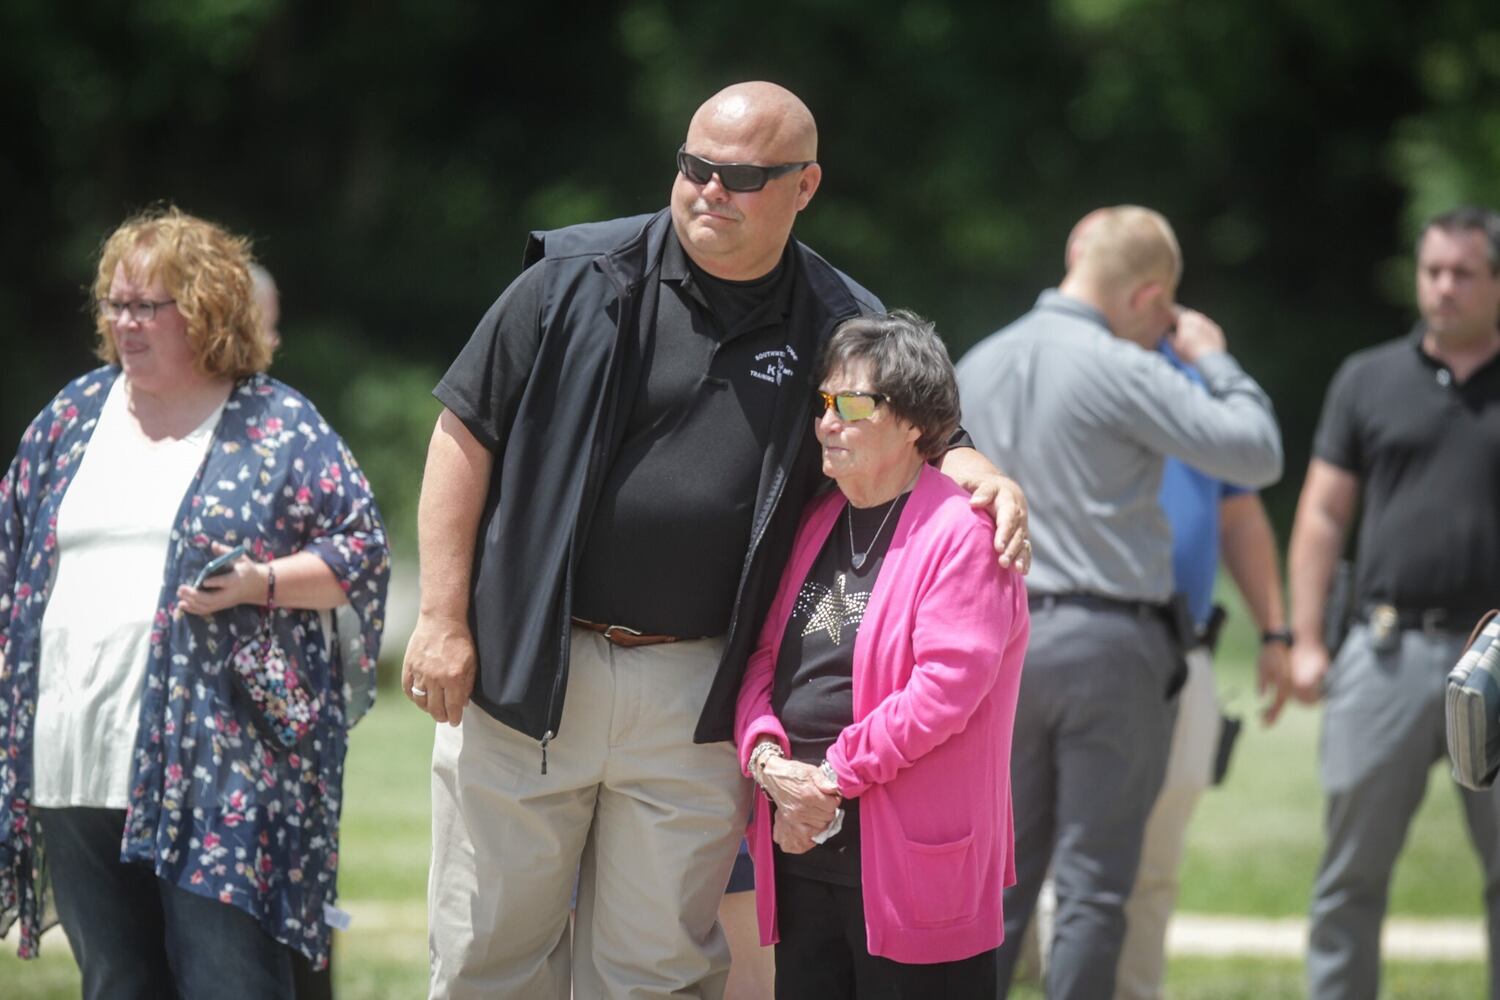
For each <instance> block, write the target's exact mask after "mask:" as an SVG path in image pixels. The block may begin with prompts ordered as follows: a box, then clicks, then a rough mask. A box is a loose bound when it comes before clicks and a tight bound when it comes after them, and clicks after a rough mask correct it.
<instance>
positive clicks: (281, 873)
mask: <svg viewBox="0 0 1500 1000" xmlns="http://www.w3.org/2000/svg"><path fill="white" fill-rule="evenodd" d="M249 263H250V254H249V247H248V244H247V243H246V241H244V240H242V239H239V238H237V237H235V236H232V235H230V234H229V233H227V232H225V231H224V230H222V229H220V228H219V227H217V226H215V225H213V224H211V223H208V222H204V221H203V220H201V219H197V218H194V217H192V216H189V215H185V214H183V213H182V212H180V211H178V210H176V209H175V208H169V209H165V210H158V211H153V212H150V213H147V214H145V215H141V216H137V217H135V218H133V219H130V220H128V221H127V222H125V223H124V224H123V225H122V226H120V228H119V229H117V230H116V231H115V232H114V233H113V234H112V235H111V236H110V237H109V238H108V240H106V242H105V244H104V247H103V250H102V252H101V254H100V260H99V269H98V275H97V278H96V280H95V283H94V294H95V296H96V298H97V300H98V309H97V314H96V324H97V328H98V336H99V344H98V353H99V356H100V357H101V358H102V359H103V360H104V362H105V366H104V367H102V368H99V369H96V370H95V371H92V372H90V373H88V374H86V375H83V376H81V377H80V378H77V379H75V380H74V381H72V382H70V383H69V384H68V385H67V386H65V387H64V388H63V390H62V392H60V393H59V394H58V395H57V396H56V397H55V398H54V399H53V400H52V402H51V403H49V404H48V405H47V407H46V408H45V409H44V410H43V411H42V412H41V413H40V414H38V416H37V417H36V419H35V420H34V421H32V423H31V425H30V427H28V428H27V430H26V433H25V435H24V436H23V437H22V439H21V444H20V448H19V449H18V451H17V453H16V456H15V459H14V461H13V462H12V463H11V465H10V469H9V471H8V472H7V474H6V476H5V478H4V480H3V481H0V931H4V930H5V929H6V928H7V927H8V926H9V925H10V924H11V923H12V922H14V921H16V920H19V921H20V927H21V936H20V954H21V955H22V956H32V955H34V954H35V953H36V948H37V938H38V936H39V934H40V932H41V930H42V928H43V923H44V916H45V914H46V913H47V912H48V908H47V906H46V902H47V897H48V893H49V888H50V893H51V898H52V902H53V903H55V908H56V912H57V914H58V917H59V919H60V920H61V923H62V925H63V929H64V931H65V932H66V933H67V936H68V941H69V943H70V944H71V946H72V949H73V953H74V955H75V956H76V957H77V959H78V963H79V966H80V968H81V969H82V972H83V992H84V996H85V997H101V996H105V995H108V996H109V997H170V996H174V995H175V996H182V997H199V996H204V997H206V996H210V995H212V996H214V997H216V998H217V997H267V998H270V997H285V996H290V995H291V993H292V988H291V981H292V980H291V976H292V972H291V950H290V949H295V950H296V951H298V952H301V953H302V954H303V955H305V956H306V957H307V958H308V959H309V960H310V961H311V962H312V963H313V964H314V966H321V965H323V964H324V963H326V961H327V957H328V947H329V933H330V932H329V926H328V921H329V919H330V918H333V919H337V917H336V914H337V912H338V911H337V910H336V909H334V906H333V904H334V902H335V899H336V886H335V878H336V874H337V870H338V818H339V812H340V807H341V797H342V784H343V767H344V752H345V748H346V745H347V742H346V733H347V729H348V727H349V726H350V725H352V724H353V723H354V721H355V720H356V719H358V718H359V716H360V715H362V714H363V713H364V711H365V710H366V709H368V707H369V705H370V702H371V700H372V698H373V691H374V671H375V660H376V655H377V653H378V650H379V643H380V632H381V628H382V626H383V624H384V617H385V591H386V583H387V580H388V577H389V564H388V560H387V553H386V538H385V530H384V527H383V526H382V524H381V521H380V515H379V513H378V511H377V510H376V507H375V504H374V501H373V499H372V497H371V496H370V492H369V485H368V484H367V483H366V481H365V477H364V475H363V474H362V473H361V472H360V471H359V467H358V466H357V465H356V464H355V463H354V460H353V458H352V456H351V455H350V454H349V452H348V450H347V449H346V448H345V446H344V443H343V442H342V441H341V440H340V439H339V437H338V435H337V434H335V433H334V432H333V430H332V429H330V428H329V426H328V424H327V423H326V422H324V420H323V419H322V417H321V416H319V414H318V412H317V411H316V410H315V409H314V408H313V407H312V405H311V404H310V403H309V402H308V401H307V400H306V399H305V398H303V397H302V396H301V395H300V394H299V393H297V392H296V391H295V390H293V389H291V388H289V387H287V386H285V385H283V384H282V383H280V382H278V381H276V380H275V379H272V378H269V377H268V376H266V375H265V374H264V369H265V368H266V366H267V364H268V363H269V361H270V346H269V344H268V342H267V341H266V340H265V339H264V338H263V336H262V335H261V334H260V332H259V330H260V317H259V314H258V313H257V311H256V309H255V306H254V305H253V299H252V292H251V279H250V274H249V270H248V265H249ZM241 545H243V546H244V551H245V552H246V553H247V554H246V555H243V556H239V557H237V558H234V557H231V561H228V562H227V564H226V566H225V568H224V570H223V571H222V572H220V573H219V574H218V575H207V576H204V577H202V578H201V579H200V574H201V573H202V572H203V571H204V570H205V568H207V566H208V563H209V562H210V560H212V559H213V558H214V557H215V556H218V555H222V554H225V553H228V552H231V551H233V550H235V549H236V547H238V546H241Z"/></svg>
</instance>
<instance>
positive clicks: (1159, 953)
mask: <svg viewBox="0 0 1500 1000" xmlns="http://www.w3.org/2000/svg"><path fill="white" fill-rule="evenodd" d="M1161 351H1162V353H1163V354H1165V355H1166V356H1167V358H1168V360H1170V361H1171V362H1172V363H1173V365H1175V366H1176V367H1178V368H1179V369H1180V370H1182V371H1183V372H1184V373H1185V374H1186V375H1187V376H1188V378H1190V379H1192V380H1194V381H1200V379H1199V377H1198V375H1197V373H1196V372H1195V371H1194V370H1193V369H1192V367H1191V366H1190V365H1185V364H1183V363H1182V362H1181V361H1179V360H1178V359H1177V357H1176V356H1175V355H1173V353H1172V349H1171V347H1170V346H1168V345H1166V344H1163V345H1162V347H1161ZM1161 505H1162V510H1163V511H1164V512H1165V513H1166V515H1167V522H1168V523H1169V524H1170V525H1171V526H1172V573H1173V576H1174V579H1175V580H1176V583H1177V591H1178V592H1179V593H1181V594H1183V595H1184V596H1185V597H1186V598H1187V601H1188V607H1189V609H1190V610H1191V612H1192V616H1193V621H1194V623H1195V624H1196V625H1197V626H1198V630H1199V634H1200V635H1201V634H1203V631H1204V629H1205V628H1206V627H1207V626H1208V625H1209V620H1210V618H1211V616H1212V614H1213V590H1214V578H1215V576H1216V575H1217V572H1218V564H1219V557H1220V555H1221V554H1222V555H1223V558H1224V565H1225V567H1226V568H1227V569H1228V570H1229V575H1230V576H1231V577H1233V578H1234V582H1235V585H1236V586H1237V587H1238V588H1239V591H1240V594H1241V596H1242V597H1243V598H1244V602H1245V606H1246V608H1247V610H1248V611H1249V612H1250V617H1251V618H1252V619H1254V621H1255V625H1256V628H1257V630H1258V631H1259V633H1260V654H1259V657H1258V660H1257V679H1256V690H1257V692H1258V693H1259V694H1262V695H1267V694H1269V696H1270V700H1269V702H1268V703H1267V704H1266V707H1265V709H1264V710H1263V713H1262V719H1263V721H1264V722H1265V723H1266V724H1267V725H1270V724H1271V723H1272V722H1274V721H1276V717H1277V715H1279V714H1280V712H1281V707H1282V705H1284V704H1285V702H1286V699H1287V694H1288V688H1287V676H1288V667H1287V653H1288V648H1289V647H1290V645H1291V634H1290V633H1289V632H1288V631H1287V630H1286V624H1285V623H1286V618H1285V612H1284V607H1285V605H1284V603H1283V600H1282V589H1281V576H1280V571H1279V568H1278V566H1277V556H1276V537H1275V534H1274V533H1273V532H1272V530H1271V523H1270V520H1269V519H1268V518H1267V517H1266V510H1265V507H1264V506H1263V505H1262V504H1261V501H1260V497H1259V496H1258V495H1257V494H1256V493H1255V492H1254V491H1251V490H1245V489H1241V488H1240V487H1237V486H1233V485H1231V484H1229V483H1225V482H1223V481H1221V480H1218V479H1214V478H1212V477H1210V476H1207V475H1204V474H1203V473H1201V472H1199V471H1198V470H1196V469H1194V468H1192V467H1190V466H1188V465H1185V464H1183V463H1182V462H1179V461H1177V460H1176V459H1172V458H1169V459H1168V460H1167V463H1166V468H1165V469H1164V470H1163V471H1162V483H1161ZM1186 659H1187V664H1188V677H1187V681H1186V683H1184V684H1183V687H1182V690H1181V691H1180V692H1179V693H1178V696H1177V721H1176V724H1175V727H1174V729H1173V731H1172V751H1171V756H1170V757H1169V758H1168V759H1167V774H1166V778H1165V779H1164V780H1163V781H1162V787H1161V791H1160V792H1159V793H1157V796H1156V804H1155V805H1154V806H1153V807H1152V810H1151V817H1150V819H1148V820H1147V821H1146V837H1145V841H1144V842H1143V844H1142V847H1141V863H1140V868H1139V869H1138V870H1137V872H1136V876H1135V888H1134V889H1133V890H1131V893H1130V901H1129V902H1128V903H1127V904H1126V906H1125V920H1126V930H1125V944H1124V946H1123V947H1122V949H1121V952H1120V965H1119V968H1118V970H1117V971H1116V973H1115V998H1116V1000H1146V998H1156V997H1160V996H1161V983H1162V968H1163V954H1164V947H1165V943H1166V933H1167V921H1168V920H1169V919H1170V917H1171V915H1172V909H1173V906H1174V905H1175V904H1176V901H1177V871H1178V869H1179V867H1181V864H1182V853H1183V847H1184V844H1185V842H1186V839H1187V827H1188V821H1189V820H1190V819H1191V818H1192V814H1193V809H1194V807H1195V806H1196V805H1197V803H1198V798H1199V796H1201V795H1202V794H1203V792H1204V791H1206V790H1207V789H1208V786H1209V785H1210V784H1211V783H1212V779H1213V769H1214V762H1215V756H1216V751H1217V749H1218V745H1219V738H1220V727H1221V722H1222V721H1223V720H1222V717H1221V716H1220V714H1219V705H1218V695H1217V691H1216V686H1215V684H1214V670H1213V650H1212V649H1211V648H1210V647H1209V646H1208V645H1207V644H1200V645H1198V646H1196V647H1194V648H1193V649H1190V650H1188V652H1187V654H1186Z"/></svg>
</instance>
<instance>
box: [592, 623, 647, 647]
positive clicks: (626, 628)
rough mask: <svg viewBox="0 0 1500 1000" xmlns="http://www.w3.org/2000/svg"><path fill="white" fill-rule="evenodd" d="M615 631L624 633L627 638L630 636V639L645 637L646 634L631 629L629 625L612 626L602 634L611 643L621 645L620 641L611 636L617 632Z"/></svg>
mask: <svg viewBox="0 0 1500 1000" xmlns="http://www.w3.org/2000/svg"><path fill="white" fill-rule="evenodd" d="M615 629H619V630H620V631H621V632H622V633H624V634H625V635H626V636H628V637H630V638H639V637H640V636H643V635H645V634H646V633H644V632H640V631H637V630H636V629H633V628H631V627H630V626H629V625H610V626H608V627H607V628H605V630H604V632H603V633H602V634H603V636H604V638H606V639H608V640H609V641H610V642H613V643H619V642H620V640H619V639H616V638H615V637H614V636H613V635H612V634H611V633H612V632H614V631H615Z"/></svg>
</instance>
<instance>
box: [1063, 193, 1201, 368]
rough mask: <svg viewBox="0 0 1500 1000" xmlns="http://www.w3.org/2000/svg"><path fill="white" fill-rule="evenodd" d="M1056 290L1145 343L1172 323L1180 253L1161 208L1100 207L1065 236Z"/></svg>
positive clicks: (1129, 337)
mask: <svg viewBox="0 0 1500 1000" xmlns="http://www.w3.org/2000/svg"><path fill="white" fill-rule="evenodd" d="M1065 260H1066V263H1067V266H1068V273H1067V276H1066V277H1064V278H1063V282H1062V285H1061V286H1060V290H1061V291H1062V292H1063V293H1064V294H1066V295H1070V296H1072V297H1073V298H1076V299H1079V300H1080V301H1083V302H1087V303H1088V304H1089V305H1092V306H1093V307H1094V308H1096V309H1098V310H1099V311H1100V312H1101V313H1103V314H1104V317H1105V319H1106V320H1107V321H1108V322H1109V327H1110V330H1112V331H1113V332H1114V334H1115V335H1116V336H1118V337H1123V338H1125V339H1126V340H1131V341H1134V342H1136V343H1138V344H1140V345H1141V346H1143V347H1149V346H1152V345H1154V344H1155V343H1156V341H1157V340H1158V339H1160V337H1161V335H1162V334H1163V333H1164V332H1166V330H1167V329H1168V328H1169V327H1170V326H1171V325H1172V323H1173V322H1174V320H1175V315H1176V305H1175V301H1174V300H1175V297H1176V294H1177V281H1178V279H1179V278H1180V277H1181V275H1182V252H1181V250H1179V248H1178V246H1177V236H1176V235H1175V234H1174V233H1173V232H1172V226H1171V224H1170V223H1168V222H1167V220H1166V219H1165V218H1164V217H1163V216H1162V214H1161V213H1160V212H1154V211H1152V210H1151V209H1149V208H1141V207H1140V206H1138V205H1116V206H1114V207H1113V208H1099V209H1095V210H1094V211H1092V212H1090V213H1089V214H1087V215H1085V216H1084V217H1083V218H1082V219H1079V220H1078V224H1077V225H1075V226H1074V227H1073V231H1072V232H1071V233H1070V234H1069V235H1068V247H1067V251H1066V253H1065Z"/></svg>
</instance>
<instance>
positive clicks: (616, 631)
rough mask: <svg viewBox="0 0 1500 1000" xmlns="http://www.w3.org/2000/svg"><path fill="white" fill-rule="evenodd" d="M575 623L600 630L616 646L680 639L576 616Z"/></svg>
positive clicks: (647, 644) (582, 626) (649, 643)
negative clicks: (602, 623) (648, 633)
mask: <svg viewBox="0 0 1500 1000" xmlns="http://www.w3.org/2000/svg"><path fill="white" fill-rule="evenodd" d="M573 624H574V625H577V626H578V627H579V628H586V629H588V630H589V631H590V632H598V633H599V634H600V635H602V636H604V638H606V639H608V640H609V641H610V642H612V643H614V644H615V645H616V646H625V647H627V648H628V647H630V646H655V645H657V644H658V643H663V642H676V641H677V640H678V636H675V635H647V634H646V633H644V632H637V631H636V630H635V629H633V628H629V627H627V626H625V625H600V624H599V623H598V622H589V621H584V620H583V619H582V618H574V619H573Z"/></svg>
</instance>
